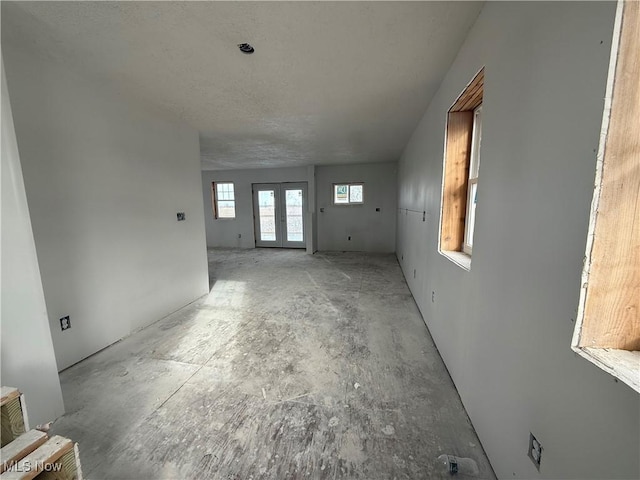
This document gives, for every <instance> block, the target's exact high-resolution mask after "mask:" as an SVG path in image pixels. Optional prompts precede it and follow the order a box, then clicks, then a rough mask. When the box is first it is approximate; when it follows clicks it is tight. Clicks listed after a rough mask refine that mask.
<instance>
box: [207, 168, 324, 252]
mask: <svg viewBox="0 0 640 480" xmlns="http://www.w3.org/2000/svg"><path fill="white" fill-rule="evenodd" d="M310 174H311V170H309V169H308V167H295V168H264V169H247V170H204V171H202V194H203V202H204V219H205V228H206V231H207V246H208V247H231V248H255V246H256V241H255V232H254V226H253V197H252V193H251V185H252V184H254V183H280V182H309V175H310ZM311 180H313V177H312V178H311ZM213 182H233V184H234V189H235V195H236V218H218V219H216V218H214V213H213V199H212V197H211V194H212V192H211V184H212V183H213ZM307 192H311V189H307ZM307 205H308V206H309V205H310V203H309V202H308V201H307ZM308 220H309V211H307V229H308ZM307 233H308V230H307Z"/></svg>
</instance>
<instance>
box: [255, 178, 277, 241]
mask: <svg viewBox="0 0 640 480" xmlns="http://www.w3.org/2000/svg"><path fill="white" fill-rule="evenodd" d="M258 208H259V212H258V216H259V217H260V240H261V241H263V242H275V241H276V192H275V190H260V191H258Z"/></svg>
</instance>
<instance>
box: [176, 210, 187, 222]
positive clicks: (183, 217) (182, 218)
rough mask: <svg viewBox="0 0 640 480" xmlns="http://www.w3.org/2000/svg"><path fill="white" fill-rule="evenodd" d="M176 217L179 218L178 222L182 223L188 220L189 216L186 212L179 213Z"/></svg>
mask: <svg viewBox="0 0 640 480" xmlns="http://www.w3.org/2000/svg"><path fill="white" fill-rule="evenodd" d="M176 216H177V217H178V221H179V222H182V221H184V220H185V219H186V218H187V216H186V215H185V214H184V212H178V213H177V214H176Z"/></svg>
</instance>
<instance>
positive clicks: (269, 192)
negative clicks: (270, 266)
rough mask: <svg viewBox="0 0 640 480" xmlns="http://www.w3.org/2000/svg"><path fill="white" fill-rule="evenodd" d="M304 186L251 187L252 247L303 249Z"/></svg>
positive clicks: (305, 196)
mask: <svg viewBox="0 0 640 480" xmlns="http://www.w3.org/2000/svg"><path fill="white" fill-rule="evenodd" d="M306 206H307V184H306V182H305V183H254V184H253V218H254V222H255V232H256V247H284V248H305V247H306V238H305V232H304V227H305V218H304V217H305V211H306Z"/></svg>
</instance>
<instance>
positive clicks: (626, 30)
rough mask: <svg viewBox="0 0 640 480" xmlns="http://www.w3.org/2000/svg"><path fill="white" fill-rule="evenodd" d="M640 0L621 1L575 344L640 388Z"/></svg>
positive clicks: (597, 166)
mask: <svg viewBox="0 0 640 480" xmlns="http://www.w3.org/2000/svg"><path fill="white" fill-rule="evenodd" d="M638 32H640V3H638V2H635V1H625V2H620V3H619V4H618V11H617V15H616V23H615V27H614V38H613V45H612V49H611V62H610V68H609V80H608V82H607V91H606V94H605V109H604V115H603V122H602V133H601V136H600V138H601V143H600V149H599V151H598V158H597V162H596V176H595V179H596V181H595V190H594V194H593V201H592V204H591V218H590V222H589V233H588V235H587V248H586V253H585V262H584V269H583V273H582V280H581V287H582V288H581V292H580V303H579V306H578V316H577V321H576V328H575V331H574V335H573V341H572V348H573V350H574V351H576V352H577V353H578V354H580V355H581V356H583V357H585V358H586V359H588V360H589V361H590V362H592V363H594V364H595V365H597V366H598V367H600V368H602V369H603V370H604V371H606V372H608V373H610V374H611V375H613V376H614V377H615V378H618V379H620V380H622V381H623V382H625V383H626V384H627V385H629V386H630V387H631V388H633V389H634V390H636V391H637V392H640V374H639V372H640V268H639V266H640V195H638V192H640V101H639V99H640V57H638V51H640V35H638Z"/></svg>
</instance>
